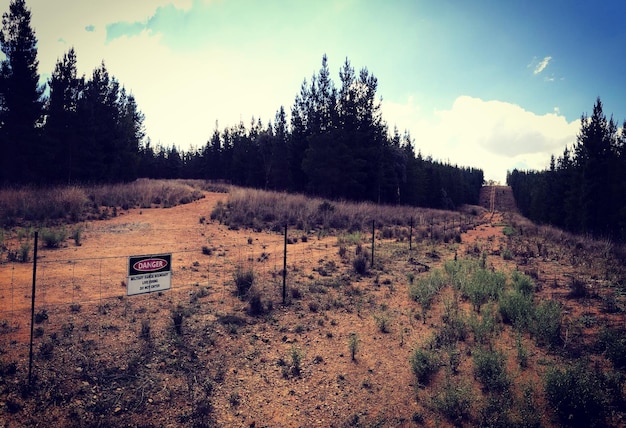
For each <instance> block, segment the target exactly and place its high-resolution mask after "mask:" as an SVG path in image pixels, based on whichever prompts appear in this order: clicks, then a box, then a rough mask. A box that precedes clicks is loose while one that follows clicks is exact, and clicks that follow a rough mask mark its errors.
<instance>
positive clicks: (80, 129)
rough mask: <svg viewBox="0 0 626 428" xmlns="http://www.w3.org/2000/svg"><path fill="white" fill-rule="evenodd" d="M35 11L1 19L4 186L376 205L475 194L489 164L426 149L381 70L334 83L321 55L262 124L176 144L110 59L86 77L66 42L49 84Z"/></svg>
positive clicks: (444, 202) (347, 74)
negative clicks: (461, 161) (396, 124)
mask: <svg viewBox="0 0 626 428" xmlns="http://www.w3.org/2000/svg"><path fill="white" fill-rule="evenodd" d="M30 20H31V12H30V10H29V9H28V8H27V6H26V4H25V1H24V0H13V1H12V2H11V4H10V10H9V11H8V12H6V13H4V15H3V20H2V31H1V33H0V49H1V51H2V53H4V56H5V58H4V59H3V60H2V62H1V63H0V151H1V152H2V153H3V156H2V161H0V162H1V165H0V184H1V185H4V186H7V185H16V184H32V185H50V184H78V183H110V182H128V181H132V180H134V179H136V178H138V177H148V178H200V179H211V180H223V181H226V182H230V183H233V184H237V185H241V186H247V187H254V188H261V189H268V190H281V191H291V192H299V193H307V194H311V195H315V196H322V197H326V198H332V199H348V200H355V201H373V202H377V203H392V204H407V205H417V206H428V207H436V208H454V207H456V206H458V205H460V204H465V203H477V202H478V193H479V190H480V187H481V186H482V184H483V171H482V170H480V169H476V168H469V167H459V166H457V165H452V164H450V163H444V162H439V161H436V160H433V159H432V158H430V157H423V156H422V154H421V152H420V151H419V149H416V143H415V142H414V140H413V139H412V137H411V136H410V134H409V133H408V132H404V133H401V132H399V131H398V130H397V129H394V130H393V131H390V129H389V126H388V125H387V123H386V122H385V121H384V119H383V118H382V114H381V110H380V98H379V97H378V96H377V94H376V90H377V86H378V82H377V79H376V77H375V76H374V75H373V74H372V73H370V72H369V71H368V70H367V68H362V69H361V70H360V71H359V72H356V71H355V69H354V67H353V66H352V65H351V64H350V61H349V60H348V59H346V60H345V62H344V64H343V66H342V67H341V69H340V72H339V79H340V82H339V84H338V85H337V86H336V85H335V83H334V81H333V80H332V78H331V76H330V71H329V67H328V61H327V58H326V56H324V57H323V58H322V65H321V68H320V70H319V72H317V73H314V74H313V75H312V77H311V78H310V79H309V81H307V80H306V79H304V81H303V83H302V86H301V88H300V91H299V93H298V94H297V95H296V97H295V100H294V103H293V106H292V107H291V110H290V111H289V112H287V111H286V109H285V107H284V106H281V107H280V108H279V109H278V110H277V112H276V115H275V117H274V118H273V120H270V121H268V122H267V123H263V121H262V120H261V119H254V118H252V120H251V122H250V124H249V126H246V125H244V123H239V124H236V125H233V126H229V127H226V128H224V129H223V130H221V131H220V130H219V129H218V128H217V125H216V129H215V131H214V133H213V135H211V136H208V139H207V142H206V144H205V145H204V146H202V147H200V148H193V147H192V148H190V149H188V150H180V149H178V148H177V147H176V145H171V146H163V145H160V144H159V145H157V146H153V145H152V143H151V141H150V139H149V138H146V132H145V129H144V125H143V121H144V116H143V113H142V112H141V111H140V109H139V107H138V104H137V101H136V100H135V97H134V96H133V94H132V92H130V91H127V90H126V88H125V87H124V86H123V85H122V84H121V83H120V82H119V81H118V80H117V79H116V78H115V77H114V76H112V75H111V74H110V73H109V71H108V70H107V68H106V65H105V63H104V61H103V62H102V64H101V65H100V66H99V67H97V68H96V69H95V70H93V73H92V74H91V76H89V77H86V76H84V75H83V76H79V75H78V71H77V53H76V52H75V50H74V49H73V48H71V49H70V50H69V51H67V52H66V53H65V54H64V55H63V58H61V59H59V60H58V61H57V63H56V66H55V69H54V71H53V72H52V73H51V77H50V78H49V79H48V81H47V84H43V85H42V84H41V83H40V75H39V72H38V60H37V38H36V35H35V31H34V29H33V28H32V26H31V24H30ZM207 120H210V118H207Z"/></svg>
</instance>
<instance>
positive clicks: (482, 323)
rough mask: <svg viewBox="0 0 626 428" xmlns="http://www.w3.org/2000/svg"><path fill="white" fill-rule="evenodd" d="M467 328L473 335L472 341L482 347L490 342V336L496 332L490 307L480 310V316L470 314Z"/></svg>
mask: <svg viewBox="0 0 626 428" xmlns="http://www.w3.org/2000/svg"><path fill="white" fill-rule="evenodd" d="M469 326H470V328H471V331H472V333H473V334H474V341H475V342H476V343H480V344H483V345H486V344H488V343H489V342H490V341H491V337H492V335H493V334H494V333H495V331H496V326H497V323H496V317H495V315H494V313H493V308H492V307H491V306H486V307H484V308H483V309H482V310H481V316H480V317H478V316H477V315H476V314H475V313H472V315H471V316H470V319H469Z"/></svg>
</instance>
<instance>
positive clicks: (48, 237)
mask: <svg viewBox="0 0 626 428" xmlns="http://www.w3.org/2000/svg"><path fill="white" fill-rule="evenodd" d="M40 235H41V241H42V243H43V245H44V247H46V248H59V247H60V246H61V243H62V242H63V241H65V239H66V238H67V231H66V230H65V229H60V230H59V229H57V230H54V229H48V228H44V229H41V233H40Z"/></svg>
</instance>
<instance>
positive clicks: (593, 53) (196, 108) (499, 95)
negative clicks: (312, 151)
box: [0, 0, 626, 183]
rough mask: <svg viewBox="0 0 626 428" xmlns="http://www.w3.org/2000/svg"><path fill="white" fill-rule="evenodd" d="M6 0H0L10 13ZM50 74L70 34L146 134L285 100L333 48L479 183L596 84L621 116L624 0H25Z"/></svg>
mask: <svg viewBox="0 0 626 428" xmlns="http://www.w3.org/2000/svg"><path fill="white" fill-rule="evenodd" d="M9 3H10V0H0V11H2V13H4V12H6V11H8V9H9ZM26 5H27V7H28V8H29V9H30V10H31V12H32V22H31V23H32V26H33V28H34V30H35V32H36V36H37V38H38V59H39V72H40V74H41V76H42V79H44V80H45V79H47V78H48V77H49V76H50V73H51V72H52V70H53V69H54V66H55V64H56V62H57V60H58V59H59V58H61V57H62V56H63V54H64V53H66V52H67V51H68V50H69V49H70V48H71V47H74V49H75V51H76V55H77V60H78V70H79V73H80V74H85V75H86V76H87V77H89V76H90V75H91V73H92V72H93V70H94V69H95V68H96V67H98V66H99V65H100V64H101V63H102V61H104V63H105V65H106V67H107V69H108V70H109V72H110V74H112V75H114V76H115V77H116V78H117V80H118V81H119V82H120V83H121V84H122V85H123V86H124V87H125V88H126V90H127V91H129V92H132V94H133V95H134V96H135V98H136V101H137V103H138V106H139V109H140V110H141V111H142V112H143V113H144V115H145V122H144V124H145V129H146V135H147V137H149V138H150V140H151V142H152V145H153V146H154V145H157V144H161V145H164V146H172V145H176V146H177V147H178V148H179V149H182V150H188V149H189V148H191V147H195V148H199V147H202V146H204V144H206V142H207V141H208V140H209V138H210V137H211V134H212V133H213V131H214V130H215V129H216V126H217V128H218V129H219V130H223V129H224V128H225V127H230V126H232V125H236V124H238V123H239V122H240V121H243V123H244V124H246V125H249V124H250V121H251V120H252V118H253V117H254V118H255V119H259V118H260V119H261V120H262V121H263V123H264V124H266V123H267V122H268V121H269V120H273V119H274V116H275V113H276V111H277V110H278V109H279V108H280V106H284V107H285V110H286V111H287V112H289V111H290V109H291V107H292V105H293V103H294V100H295V97H296V95H297V94H298V93H299V90H300V86H301V84H302V82H303V80H304V79H307V81H310V79H311V76H312V75H313V74H314V73H317V72H318V71H319V69H320V66H321V60H322V56H323V55H324V54H326V55H327V57H328V65H329V68H330V71H331V77H332V79H333V80H334V82H335V85H336V86H337V87H338V86H339V85H340V80H339V69H340V67H341V66H342V65H343V63H344V61H345V60H346V58H347V59H348V60H349V61H350V63H351V65H352V66H353V67H354V68H355V70H357V71H358V70H360V69H362V68H367V69H368V70H369V72H370V73H371V74H373V75H374V76H376V78H377V79H378V91H377V96H378V97H380V98H381V99H382V101H381V109H382V115H383V119H384V120H385V122H386V123H387V124H388V126H389V130H390V132H392V131H393V129H394V127H397V128H398V130H399V131H400V132H401V133H403V132H404V131H405V130H408V131H409V132H410V134H411V136H412V138H413V139H414V142H415V148H416V150H419V151H420V152H421V153H422V155H423V156H431V157H432V158H433V159H436V160H440V161H444V162H450V163H452V164H456V165H459V166H471V167H476V168H480V169H482V170H483V171H484V172H485V179H486V180H495V181H500V182H502V183H504V182H505V179H506V173H507V171H510V170H513V169H514V168H518V169H538V170H541V169H545V168H547V167H548V165H549V162H550V155H552V154H554V155H555V156H559V155H561V154H562V153H563V150H564V149H565V147H566V146H570V147H571V145H572V144H573V143H574V142H575V141H576V135H577V134H578V132H579V130H580V118H581V115H582V114H588V115H591V113H592V111H593V105H594V103H595V101H596V99H597V97H600V98H601V100H602V102H603V104H604V112H605V113H606V114H607V116H610V115H613V116H614V118H615V119H616V120H617V121H618V123H619V124H620V125H621V124H622V123H623V121H624V119H626V80H624V78H623V76H624V75H625V72H624V70H626V55H624V48H625V47H626V25H624V23H623V22H624V21H623V19H624V16H626V2H624V1H623V0H603V1H600V2H589V1H581V0H508V1H501V0H473V1H466V0H334V1H332V0H316V1H308V0H263V1H261V0H141V1H127V0H107V1H106V2H105V1H102V0H54V1H51V0H26Z"/></svg>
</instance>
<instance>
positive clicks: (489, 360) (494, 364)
mask: <svg viewBox="0 0 626 428" xmlns="http://www.w3.org/2000/svg"><path fill="white" fill-rule="evenodd" d="M473 359H474V376H475V377H476V378H477V379H478V380H479V381H480V382H481V383H482V384H483V389H484V390H485V391H488V392H496V393H504V392H507V391H508V389H509V385H510V380H509V377H508V375H507V373H506V356H505V355H504V353H502V352H498V351H490V350H485V349H479V350H477V351H476V352H474V354H473Z"/></svg>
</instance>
